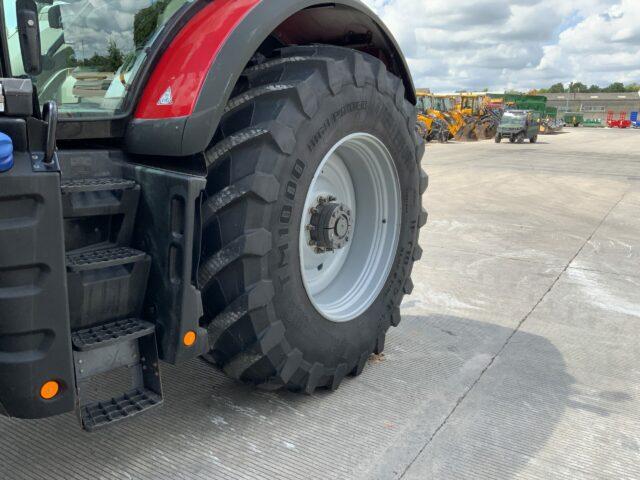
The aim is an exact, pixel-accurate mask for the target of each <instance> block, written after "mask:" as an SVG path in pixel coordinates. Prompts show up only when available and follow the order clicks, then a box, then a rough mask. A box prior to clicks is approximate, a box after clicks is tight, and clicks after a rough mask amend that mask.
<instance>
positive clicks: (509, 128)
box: [495, 110, 540, 143]
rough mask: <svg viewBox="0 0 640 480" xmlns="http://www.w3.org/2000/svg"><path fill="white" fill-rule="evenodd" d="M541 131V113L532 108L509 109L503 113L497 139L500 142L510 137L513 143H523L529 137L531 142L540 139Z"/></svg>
mask: <svg viewBox="0 0 640 480" xmlns="http://www.w3.org/2000/svg"><path fill="white" fill-rule="evenodd" d="M539 133H540V113H539V112H535V111H531V110H507V111H505V112H504V115H502V120H501V121H500V125H498V131H497V133H496V137H495V141H496V143H500V142H501V141H502V139H503V138H508V139H509V141H510V142H511V143H514V142H517V143H523V142H524V141H525V139H528V140H529V142H530V143H535V142H536V141H537V140H538V134H539Z"/></svg>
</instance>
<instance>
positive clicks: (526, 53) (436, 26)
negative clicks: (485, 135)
mask: <svg viewBox="0 0 640 480" xmlns="http://www.w3.org/2000/svg"><path fill="white" fill-rule="evenodd" d="M364 1H365V3H367V4H368V5H369V6H370V7H372V8H373V9H374V10H375V11H376V12H377V13H378V15H380V17H382V19H383V21H384V22H385V23H386V24H387V25H388V26H389V28H390V29H391V31H392V32H393V34H394V35H395V36H396V39H397V40H398V42H399V43H400V46H401V47H402V50H403V52H404V53H405V55H406V56H407V59H408V62H409V65H410V67H411V70H412V73H413V76H414V80H415V83H416V86H419V87H429V88H431V89H433V90H440V91H442V90H458V89H482V88H485V87H486V88H489V89H491V90H502V89H505V88H518V89H528V88H533V87H546V86H549V85H550V84H552V83H556V82H564V83H568V82H570V81H581V82H584V83H587V84H593V83H595V84H599V85H601V86H606V85H608V84H609V83H612V82H614V81H622V82H625V83H632V82H640V0H512V1H508V0H457V1H455V2H453V1H451V0H364Z"/></svg>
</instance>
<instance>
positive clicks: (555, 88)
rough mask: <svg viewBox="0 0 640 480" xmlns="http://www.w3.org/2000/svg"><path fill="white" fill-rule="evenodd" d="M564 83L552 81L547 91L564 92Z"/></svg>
mask: <svg viewBox="0 0 640 480" xmlns="http://www.w3.org/2000/svg"><path fill="white" fill-rule="evenodd" d="M564 92H565V90H564V85H563V84H562V83H560V82H558V83H554V84H553V85H551V87H549V93H564Z"/></svg>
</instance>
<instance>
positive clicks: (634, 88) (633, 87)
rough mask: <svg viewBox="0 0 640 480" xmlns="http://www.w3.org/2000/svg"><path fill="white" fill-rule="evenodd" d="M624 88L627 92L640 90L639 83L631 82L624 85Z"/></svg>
mask: <svg viewBox="0 0 640 480" xmlns="http://www.w3.org/2000/svg"><path fill="white" fill-rule="evenodd" d="M625 90H626V91H627V92H632V93H633V92H640V84H638V83H632V84H631V85H627V86H626V87H625Z"/></svg>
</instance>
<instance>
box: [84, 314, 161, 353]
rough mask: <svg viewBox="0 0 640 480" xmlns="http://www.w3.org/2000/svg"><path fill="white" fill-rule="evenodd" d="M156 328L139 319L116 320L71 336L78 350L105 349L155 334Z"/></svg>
mask: <svg viewBox="0 0 640 480" xmlns="http://www.w3.org/2000/svg"><path fill="white" fill-rule="evenodd" d="M154 330H155V326H154V325H153V324H152V323H150V322H146V321H144V320H140V319H137V318H126V319H123V320H116V321H115V322H110V323H107V324H105V325H98V326H97V327H92V328H85V329H82V330H77V331H75V332H73V333H72V334H71V341H72V342H73V346H74V348H75V349H76V350H80V351H87V350H93V349H96V348H103V347H107V346H109V345H113V344H115V343H118V342H121V341H127V340H132V339H135V338H140V337H144V336H145V335H149V334H151V333H153V331H154Z"/></svg>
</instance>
